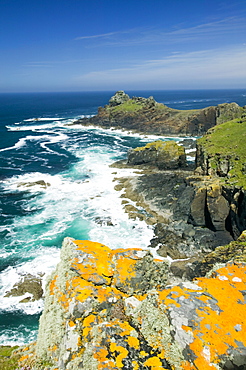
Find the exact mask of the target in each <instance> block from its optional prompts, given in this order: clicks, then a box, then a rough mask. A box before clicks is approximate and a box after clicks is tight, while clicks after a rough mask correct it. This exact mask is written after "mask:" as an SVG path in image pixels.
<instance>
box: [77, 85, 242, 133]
mask: <svg viewBox="0 0 246 370" xmlns="http://www.w3.org/2000/svg"><path fill="white" fill-rule="evenodd" d="M242 112H243V108H241V107H239V106H238V105H237V104H236V103H230V104H227V103H226V104H220V105H218V106H216V107H207V108H204V109H193V110H176V109H172V108H169V107H167V106H166V105H164V104H161V103H157V102H156V101H155V100H154V98H153V97H149V98H147V99H146V98H142V97H132V98H130V97H129V95H127V94H125V93H124V91H118V92H117V93H116V94H115V95H114V96H112V97H111V99H110V100H109V104H108V105H106V106H105V107H99V108H98V114H97V115H96V116H94V117H91V118H83V119H80V120H78V121H76V122H75V124H78V123H81V124H82V125H97V126H102V127H105V128H107V127H117V128H121V129H126V130H135V131H137V132H144V133H148V134H157V135H158V134H159V135H174V136H178V135H180V136H200V135H202V134H204V133H205V132H206V131H207V130H208V129H209V128H211V127H213V126H215V125H216V124H218V123H222V122H226V121H228V120H229V119H233V118H238V117H241V115H242Z"/></svg>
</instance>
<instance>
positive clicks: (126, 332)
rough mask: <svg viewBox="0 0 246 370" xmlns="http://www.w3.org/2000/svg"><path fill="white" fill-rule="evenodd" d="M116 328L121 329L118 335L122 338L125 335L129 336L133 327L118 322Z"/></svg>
mask: <svg viewBox="0 0 246 370" xmlns="http://www.w3.org/2000/svg"><path fill="white" fill-rule="evenodd" d="M118 326H119V327H120V328H121V329H122V332H121V333H120V335H121V336H122V337H123V336H125V335H127V336H128V335H130V334H131V332H132V330H134V329H133V327H132V326H131V325H130V324H129V323H128V322H127V321H123V322H121V321H118Z"/></svg>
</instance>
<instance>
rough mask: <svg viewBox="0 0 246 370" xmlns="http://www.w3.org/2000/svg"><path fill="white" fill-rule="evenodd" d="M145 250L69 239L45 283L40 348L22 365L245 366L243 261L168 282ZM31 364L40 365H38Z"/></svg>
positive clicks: (90, 369)
mask: <svg viewBox="0 0 246 370" xmlns="http://www.w3.org/2000/svg"><path fill="white" fill-rule="evenodd" d="M167 275H168V266H167V264H166V262H163V261H158V260H154V259H153V258H152V256H151V255H150V254H149V252H148V251H142V250H136V249H133V250H131V249H127V250H113V251H112V250H110V249H109V248H107V247H106V246H104V245H101V244H100V243H92V242H89V241H78V240H77V241H73V240H71V239H69V238H67V239H65V241H64V244H63V247H62V251H61V262H60V263H59V265H58V267H57V269H56V271H55V272H54V274H53V276H52V277H51V279H50V281H49V282H48V285H47V294H46V301H45V308H44V312H43V314H42V317H41V320H40V328H39V335H38V340H37V344H36V348H35V350H34V352H33V351H29V349H28V348H27V349H26V351H24V354H23V356H22V358H21V360H20V365H22V366H23V365H24V364H28V363H32V364H33V368H35V369H39V368H40V369H41V368H42V365H38V364H42V363H46V364H47V363H49V364H50V368H52V369H58V370H78V369H84V370H85V369H86V370H97V369H105V370H106V369H123V370H124V369H125V370H126V369H132V370H135V369H146V370H147V369H153V370H154V369H170V370H171V369H172V370H181V369H186V370H195V369H196V370H197V369H198V370H213V369H214V370H218V369H221V370H222V369H231V368H233V369H237V368H240V369H241V367H240V366H241V365H242V366H244V364H245V362H244V360H245V353H246V336H245V329H246V320H245V317H246V315H245V291H246V266H245V264H234V263H230V264H227V265H224V266H221V267H220V268H217V269H214V272H213V273H212V274H211V276H210V277H206V278H199V279H197V280H196V281H194V282H192V283H188V282H186V283H185V282H183V283H180V284H178V285H175V286H166V281H167V277H168V276H167ZM34 363H35V364H36V365H34Z"/></svg>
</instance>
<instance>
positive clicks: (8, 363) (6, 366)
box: [0, 346, 20, 370]
mask: <svg viewBox="0 0 246 370" xmlns="http://www.w3.org/2000/svg"><path fill="white" fill-rule="evenodd" d="M17 348H18V346H16V347H10V346H0V369H1V370H15V369H17V368H18V359H19V357H20V356H17V355H16V356H15V355H14V356H11V355H12V352H13V351H14V350H15V349H17Z"/></svg>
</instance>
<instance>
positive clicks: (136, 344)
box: [127, 336, 139, 349]
mask: <svg viewBox="0 0 246 370" xmlns="http://www.w3.org/2000/svg"><path fill="white" fill-rule="evenodd" d="M127 343H128V344H129V346H130V347H133V348H135V349H139V340H138V338H136V337H132V336H129V337H128V338H127Z"/></svg>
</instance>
